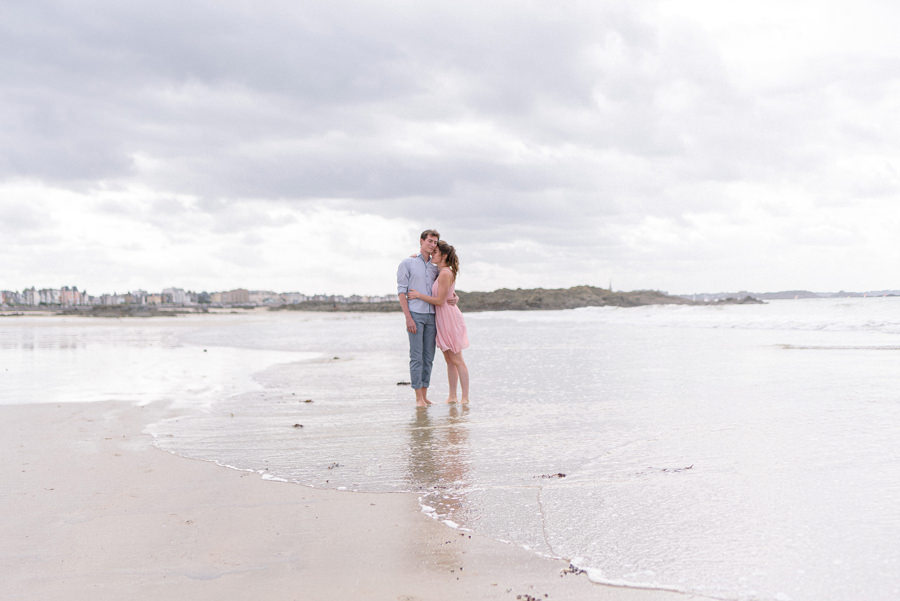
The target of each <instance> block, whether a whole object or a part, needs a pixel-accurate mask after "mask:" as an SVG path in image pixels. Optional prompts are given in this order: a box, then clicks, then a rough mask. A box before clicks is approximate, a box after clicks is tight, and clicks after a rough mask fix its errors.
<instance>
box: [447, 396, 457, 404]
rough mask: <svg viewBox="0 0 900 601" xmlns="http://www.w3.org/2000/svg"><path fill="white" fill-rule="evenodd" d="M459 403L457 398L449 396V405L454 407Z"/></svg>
mask: <svg viewBox="0 0 900 601" xmlns="http://www.w3.org/2000/svg"><path fill="white" fill-rule="evenodd" d="M457 402H458V401H457V400H456V397H455V396H448V397H447V404H448V405H453V404H454V403H457Z"/></svg>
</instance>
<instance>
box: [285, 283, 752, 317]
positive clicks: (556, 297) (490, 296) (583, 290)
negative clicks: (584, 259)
mask: <svg viewBox="0 0 900 601" xmlns="http://www.w3.org/2000/svg"><path fill="white" fill-rule="evenodd" d="M456 293H457V295H458V296H459V307H460V309H462V310H463V311H464V312H474V311H550V310H559V309H578V308H581V307H640V306H644V305H709V304H734V303H762V302H763V301H761V300H759V299H756V298H753V297H751V296H745V297H742V298H737V297H728V298H723V299H719V300H714V301H702V300H693V299H690V298H686V297H683V296H670V295H668V294H665V293H663V292H659V291H657V290H633V291H631V292H622V291H618V290H617V291H613V290H609V289H608V288H597V287H594V286H575V287H573V288H517V289H515V290H511V289H509V288H501V289H499V290H494V291H493V292H464V291H462V290H457V291H456ZM272 309H273V310H288V311H360V312H391V311H399V310H400V305H399V303H398V302H397V301H396V300H394V301H390V302H379V303H345V304H338V303H329V302H322V301H307V302H303V303H297V304H293V305H282V306H280V307H273V308H272Z"/></svg>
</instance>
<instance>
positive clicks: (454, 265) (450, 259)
mask: <svg viewBox="0 0 900 601" xmlns="http://www.w3.org/2000/svg"><path fill="white" fill-rule="evenodd" d="M437 248H438V250H439V251H441V255H443V257H444V261H445V262H446V263H447V267H449V268H450V271H452V272H453V280H454V281H456V276H457V275H459V257H457V256H456V249H455V248H453V247H452V246H451V245H449V244H447V242H445V241H444V240H440V241H438V243H437Z"/></svg>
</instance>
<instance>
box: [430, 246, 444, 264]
mask: <svg viewBox="0 0 900 601" xmlns="http://www.w3.org/2000/svg"><path fill="white" fill-rule="evenodd" d="M443 260H444V255H442V254H441V251H440V249H438V248H435V249H434V253H432V255H431V262H432V263H434V264H435V265H440V264H441V261H443Z"/></svg>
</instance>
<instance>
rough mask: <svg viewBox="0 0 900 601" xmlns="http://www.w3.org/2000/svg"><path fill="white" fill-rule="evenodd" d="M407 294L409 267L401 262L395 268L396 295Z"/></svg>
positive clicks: (404, 262)
mask: <svg viewBox="0 0 900 601" xmlns="http://www.w3.org/2000/svg"><path fill="white" fill-rule="evenodd" d="M407 292H409V265H407V264H406V261H401V262H400V266H399V267H398V268H397V294H406V293H407Z"/></svg>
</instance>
